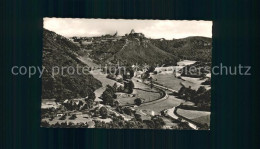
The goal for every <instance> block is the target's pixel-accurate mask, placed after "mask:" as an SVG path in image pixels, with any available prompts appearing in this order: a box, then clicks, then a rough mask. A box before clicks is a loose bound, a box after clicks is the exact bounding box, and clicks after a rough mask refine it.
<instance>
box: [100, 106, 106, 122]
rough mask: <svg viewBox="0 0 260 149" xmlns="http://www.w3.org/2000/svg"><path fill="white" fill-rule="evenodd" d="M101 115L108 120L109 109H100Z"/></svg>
mask: <svg viewBox="0 0 260 149" xmlns="http://www.w3.org/2000/svg"><path fill="white" fill-rule="evenodd" d="M99 113H100V115H101V117H102V118H103V119H106V118H107V116H108V111H107V109H106V108H105V107H101V108H100V109H99Z"/></svg>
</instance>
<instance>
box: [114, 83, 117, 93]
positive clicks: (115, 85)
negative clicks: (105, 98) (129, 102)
mask: <svg viewBox="0 0 260 149" xmlns="http://www.w3.org/2000/svg"><path fill="white" fill-rule="evenodd" d="M113 88H114V90H115V91H116V90H117V84H116V83H115V84H114V85H113Z"/></svg>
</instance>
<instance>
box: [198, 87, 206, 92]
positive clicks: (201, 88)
mask: <svg viewBox="0 0 260 149" xmlns="http://www.w3.org/2000/svg"><path fill="white" fill-rule="evenodd" d="M206 91H207V90H206V88H205V87H204V86H200V87H199V89H198V90H197V94H202V93H205V92H206Z"/></svg>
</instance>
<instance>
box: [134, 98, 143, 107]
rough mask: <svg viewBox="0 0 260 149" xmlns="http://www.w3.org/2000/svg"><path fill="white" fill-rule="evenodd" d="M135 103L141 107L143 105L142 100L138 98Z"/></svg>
mask: <svg viewBox="0 0 260 149" xmlns="http://www.w3.org/2000/svg"><path fill="white" fill-rule="evenodd" d="M134 102H135V104H136V105H137V106H140V105H141V104H142V102H143V100H142V99H141V98H136V99H135V100H134Z"/></svg>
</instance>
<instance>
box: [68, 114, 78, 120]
mask: <svg viewBox="0 0 260 149" xmlns="http://www.w3.org/2000/svg"><path fill="white" fill-rule="evenodd" d="M76 118H77V116H76V114H72V115H71V117H70V118H69V119H70V120H75V119H76Z"/></svg>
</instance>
